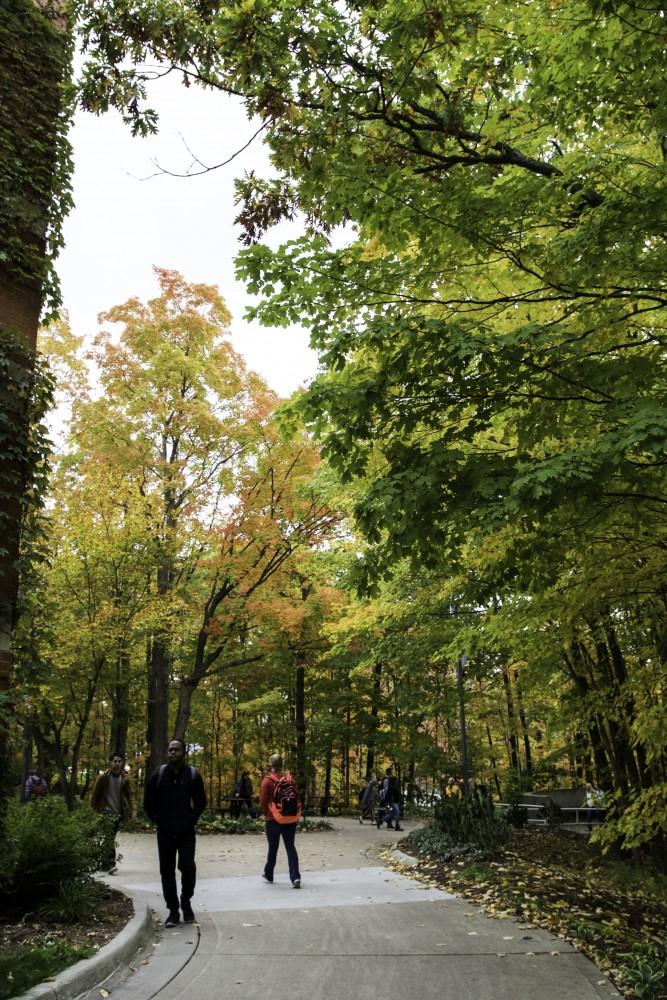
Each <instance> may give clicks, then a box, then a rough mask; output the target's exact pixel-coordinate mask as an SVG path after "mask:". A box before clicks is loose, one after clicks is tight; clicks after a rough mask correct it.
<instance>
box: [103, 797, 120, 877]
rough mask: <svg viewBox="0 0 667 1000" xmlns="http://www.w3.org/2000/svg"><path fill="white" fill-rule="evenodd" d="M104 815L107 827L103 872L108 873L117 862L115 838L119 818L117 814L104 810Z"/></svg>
mask: <svg viewBox="0 0 667 1000" xmlns="http://www.w3.org/2000/svg"><path fill="white" fill-rule="evenodd" d="M104 815H105V816H106V818H107V821H108V827H107V828H106V831H105V840H104V855H105V859H104V870H105V871H107V872H108V871H111V869H112V868H115V867H116V861H117V860H118V857H117V854H116V836H117V834H118V829H119V827H120V816H118V815H117V813H112V812H108V811H106V810H105V813H104Z"/></svg>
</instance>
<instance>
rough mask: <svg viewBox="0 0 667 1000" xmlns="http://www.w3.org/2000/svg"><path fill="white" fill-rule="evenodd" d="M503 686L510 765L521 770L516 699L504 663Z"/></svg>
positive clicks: (516, 769)
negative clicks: (517, 736) (515, 708)
mask: <svg viewBox="0 0 667 1000" xmlns="http://www.w3.org/2000/svg"><path fill="white" fill-rule="evenodd" d="M501 670H502V675H503V687H504V689H505V701H506V702H507V728H508V740H509V752H510V766H511V767H513V768H514V770H515V771H517V772H519V771H520V761H519V747H518V742H517V738H516V713H515V711H514V699H513V697H512V684H511V681H510V672H509V669H508V668H507V667H506V666H505V665H504V664H503V666H502V668H501Z"/></svg>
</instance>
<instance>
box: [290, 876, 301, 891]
mask: <svg viewBox="0 0 667 1000" xmlns="http://www.w3.org/2000/svg"><path fill="white" fill-rule="evenodd" d="M292 888H293V889H300V888H301V879H300V878H295V879H294V881H293V882H292Z"/></svg>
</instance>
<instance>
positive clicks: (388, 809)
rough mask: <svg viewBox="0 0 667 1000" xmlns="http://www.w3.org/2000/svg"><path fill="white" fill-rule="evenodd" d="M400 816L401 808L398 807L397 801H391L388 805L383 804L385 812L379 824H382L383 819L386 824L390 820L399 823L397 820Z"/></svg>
mask: <svg viewBox="0 0 667 1000" xmlns="http://www.w3.org/2000/svg"><path fill="white" fill-rule="evenodd" d="M400 818H401V810H400V809H399V807H398V803H397V802H392V804H391V805H390V806H385V813H384V815H383V817H382V819H381V820H380V826H382V824H383V823H384V822H385V821H386V822H387V825H389V823H391V821H392V820H394V821H395V822H396V823H397V824H399V825H400V822H399V821H400Z"/></svg>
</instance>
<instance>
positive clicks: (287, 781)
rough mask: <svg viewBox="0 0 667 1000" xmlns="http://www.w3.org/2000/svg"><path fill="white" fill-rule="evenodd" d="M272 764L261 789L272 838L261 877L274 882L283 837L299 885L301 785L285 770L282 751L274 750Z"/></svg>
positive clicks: (261, 803)
mask: <svg viewBox="0 0 667 1000" xmlns="http://www.w3.org/2000/svg"><path fill="white" fill-rule="evenodd" d="M269 767H270V768H271V770H270V771H269V773H268V774H267V775H266V776H265V777H264V779H263V780H262V784H261V787H260V789H259V808H260V809H261V810H262V813H263V814H264V817H265V819H266V839H267V841H268V842H269V850H268V854H267V856H266V864H265V865H264V871H263V872H262V878H263V879H264V881H265V882H273V873H274V871H275V867H276V858H277V857H278V847H279V846H280V838H281V837H282V841H283V844H284V845H285V851H286V852H287V864H288V866H289V877H290V881H291V882H292V887H293V888H294V889H300V888H301V872H300V871H299V856H298V854H297V853H296V847H295V846H294V837H295V835H296V826H297V823H298V822H299V820H300V819H301V800H300V796H299V789H298V787H297V785H296V782H295V781H294V779H293V778H292V775H291V774H290V773H289V771H283V758H282V757H281V755H280V754H278V753H274V754H273V756H272V757H271V758H270V759H269Z"/></svg>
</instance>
